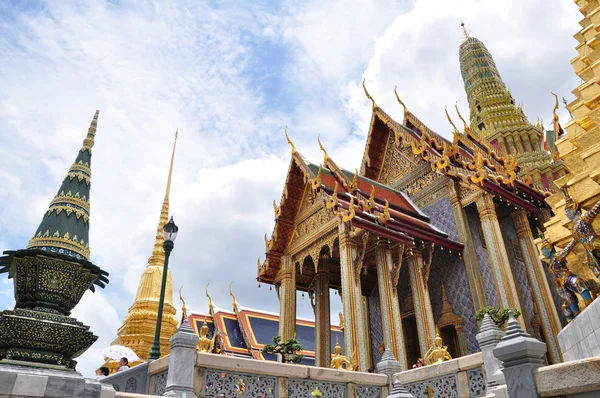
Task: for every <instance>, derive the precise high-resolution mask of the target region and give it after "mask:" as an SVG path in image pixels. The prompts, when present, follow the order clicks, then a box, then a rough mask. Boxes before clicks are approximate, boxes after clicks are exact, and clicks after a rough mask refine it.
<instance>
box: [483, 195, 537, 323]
mask: <svg viewBox="0 0 600 398" xmlns="http://www.w3.org/2000/svg"><path fill="white" fill-rule="evenodd" d="M475 203H476V205H477V210H478V211H479V217H480V219H481V229H482V230H483V237H484V239H485V245H486V247H487V253H488V257H489V260H490V266H491V269H492V274H493V276H494V284H495V285H496V292H497V294H498V303H499V306H500V307H504V308H516V309H518V310H519V311H520V312H521V314H523V310H522V307H521V303H520V301H519V295H518V293H517V292H518V290H517V286H516V284H515V278H514V277H513V273H512V269H511V266H510V261H509V259H508V254H507V252H506V246H505V245H504V238H502V232H501V230H500V223H498V215H497V214H496V207H495V205H494V200H493V196H492V195H490V194H488V193H487V192H486V193H484V194H483V195H482V196H480V197H479V198H478V199H477V200H476V201H475ZM519 322H520V323H521V326H522V327H523V328H524V329H525V322H524V316H520V317H519Z"/></svg>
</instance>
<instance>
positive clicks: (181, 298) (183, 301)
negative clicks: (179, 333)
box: [179, 286, 187, 323]
mask: <svg viewBox="0 0 600 398" xmlns="http://www.w3.org/2000/svg"><path fill="white" fill-rule="evenodd" d="M182 289H183V286H181V287H180V288H179V300H181V302H182V303H183V306H182V307H181V322H182V323H183V320H184V319H186V318H187V308H186V306H185V300H184V299H183V296H182V295H181V290H182Z"/></svg>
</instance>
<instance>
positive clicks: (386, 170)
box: [379, 134, 422, 185]
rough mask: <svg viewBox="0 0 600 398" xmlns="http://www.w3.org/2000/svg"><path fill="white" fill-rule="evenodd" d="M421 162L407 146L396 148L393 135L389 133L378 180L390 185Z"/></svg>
mask: <svg viewBox="0 0 600 398" xmlns="http://www.w3.org/2000/svg"><path fill="white" fill-rule="evenodd" d="M421 162H422V160H421V159H420V158H419V157H418V156H417V155H415V154H414V153H412V149H411V148H410V147H409V146H408V147H405V146H401V147H400V148H397V147H396V144H395V142H394V137H393V135H392V134H389V135H388V143H387V146H386V149H385V156H384V159H383V165H382V168H381V174H380V175H379V182H380V183H382V184H386V185H390V184H392V183H394V182H396V181H398V180H399V179H401V178H402V177H403V176H405V175H406V174H408V173H410V172H411V171H412V170H414V169H415V168H417V167H418V166H419V165H420V164H421Z"/></svg>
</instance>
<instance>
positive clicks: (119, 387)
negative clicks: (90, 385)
mask: <svg viewBox="0 0 600 398" xmlns="http://www.w3.org/2000/svg"><path fill="white" fill-rule="evenodd" d="M100 383H102V384H108V385H111V386H113V388H114V389H115V391H121V392H128V393H136V394H148V362H144V363H141V364H139V365H136V366H134V367H132V368H129V369H127V370H122V371H120V372H117V373H114V374H112V375H110V376H108V377H105V378H104V379H102V380H100Z"/></svg>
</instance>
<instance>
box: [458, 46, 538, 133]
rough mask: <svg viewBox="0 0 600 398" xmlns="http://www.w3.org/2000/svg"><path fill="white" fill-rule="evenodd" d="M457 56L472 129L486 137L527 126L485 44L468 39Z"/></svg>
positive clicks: (524, 117)
mask: <svg viewBox="0 0 600 398" xmlns="http://www.w3.org/2000/svg"><path fill="white" fill-rule="evenodd" d="M459 55H460V72H461V75H462V78H463V82H464V84H465V91H466V92H467V100H468V101H469V109H470V111H471V114H470V119H471V120H470V122H471V127H472V128H477V129H479V130H481V131H482V132H483V134H484V136H485V137H490V136H492V135H495V133H497V132H500V131H510V130H514V129H519V128H524V127H529V126H530V124H529V122H528V121H527V117H526V116H525V114H524V113H523V111H522V109H521V107H520V106H517V105H515V100H514V99H513V97H512V95H511V93H510V91H509V90H508V89H507V88H506V85H505V84H504V82H503V81H502V78H501V77H500V73H499V72H498V68H496V63H495V62H494V59H493V58H492V55H491V54H490V52H489V51H488V49H487V48H486V47H485V45H484V44H483V43H482V42H481V41H480V40H478V39H476V38H475V37H470V36H467V37H466V38H465V40H464V41H463V42H462V44H461V45H460V50H459ZM538 134H539V133H538Z"/></svg>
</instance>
